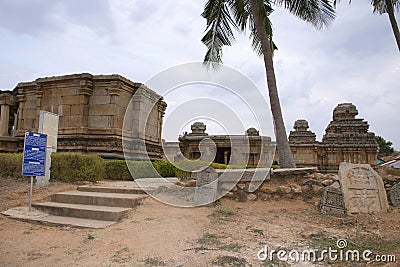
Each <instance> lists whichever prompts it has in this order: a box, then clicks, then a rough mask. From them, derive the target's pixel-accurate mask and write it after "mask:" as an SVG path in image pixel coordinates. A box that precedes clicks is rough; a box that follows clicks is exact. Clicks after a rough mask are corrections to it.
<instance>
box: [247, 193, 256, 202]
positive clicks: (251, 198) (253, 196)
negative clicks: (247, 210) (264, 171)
mask: <svg viewBox="0 0 400 267" xmlns="http://www.w3.org/2000/svg"><path fill="white" fill-rule="evenodd" d="M256 199H257V196H256V195H255V194H248V195H247V200H249V201H254V200H256Z"/></svg>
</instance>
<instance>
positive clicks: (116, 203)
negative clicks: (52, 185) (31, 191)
mask: <svg viewBox="0 0 400 267" xmlns="http://www.w3.org/2000/svg"><path fill="white" fill-rule="evenodd" d="M146 197H147V195H146V194H145V191H144V190H143V189H141V188H140V187H139V186H138V185H137V184H136V183H134V182H113V183H99V184H94V185H85V186H79V187H78V188H77V190H74V191H68V192H60V193H56V194H54V195H52V196H51V201H49V202H42V203H35V204H33V205H32V207H33V209H32V211H28V209H27V208H23V207H20V208H12V209H10V210H8V211H6V212H3V214H4V215H7V216H10V217H11V218H16V219H20V220H25V221H35V222H40V223H44V224H50V225H54V224H55V225H69V226H73V227H87V228H104V227H107V226H109V225H112V224H115V223H116V222H118V221H120V220H121V219H123V218H124V217H126V216H127V214H128V213H129V211H130V210H131V209H132V208H133V207H135V206H137V205H140V204H141V203H142V201H143V200H144V199H145V198H146Z"/></svg>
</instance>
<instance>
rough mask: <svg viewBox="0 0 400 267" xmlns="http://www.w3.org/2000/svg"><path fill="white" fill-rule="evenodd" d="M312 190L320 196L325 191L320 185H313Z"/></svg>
mask: <svg viewBox="0 0 400 267" xmlns="http://www.w3.org/2000/svg"><path fill="white" fill-rule="evenodd" d="M312 190H313V191H314V192H315V193H317V194H319V193H322V191H324V187H323V186H320V185H315V184H313V185H312Z"/></svg>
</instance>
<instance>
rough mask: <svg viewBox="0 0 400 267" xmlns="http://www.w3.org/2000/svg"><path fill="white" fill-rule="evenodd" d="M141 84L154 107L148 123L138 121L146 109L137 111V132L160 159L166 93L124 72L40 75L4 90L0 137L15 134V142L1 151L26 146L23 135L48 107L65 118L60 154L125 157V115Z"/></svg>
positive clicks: (0, 101) (33, 127)
mask: <svg viewBox="0 0 400 267" xmlns="http://www.w3.org/2000/svg"><path fill="white" fill-rule="evenodd" d="M139 87H140V88H141V90H142V89H143V90H144V91H145V93H142V94H140V96H138V100H139V101H142V102H143V103H147V104H148V105H149V107H151V108H148V109H151V110H150V111H147V112H148V113H149V114H150V116H149V118H148V120H147V121H143V119H139V118H140V113H141V112H143V110H142V109H139V110H135V111H134V112H132V120H134V121H137V122H138V123H139V124H143V125H142V126H141V127H136V128H135V129H134V132H132V135H133V136H135V137H136V138H139V139H141V140H142V141H144V143H145V145H146V147H147V146H149V147H151V152H150V153H149V154H150V158H151V159H153V160H154V159H160V158H161V157H162V139H161V127H162V119H163V116H164V112H165V109H166V104H165V102H164V101H163V99H162V97H161V96H159V95H157V94H156V93H155V92H154V91H152V90H150V89H149V88H147V87H145V86H143V85H142V84H141V83H136V82H132V81H130V80H128V79H126V78H124V77H122V76H120V75H91V74H89V73H82V74H73V75H65V76H56V77H46V78H39V79H36V80H35V81H32V82H21V83H19V84H18V85H17V86H16V87H15V89H14V90H13V91H12V92H0V104H1V113H0V114H1V123H0V136H4V137H7V138H8V139H10V138H11V139H12V140H14V143H15V145H14V146H13V147H12V148H10V147H9V145H8V147H0V151H5V152H7V151H8V150H10V152H11V151H12V152H14V151H16V150H18V149H19V148H18V147H22V146H21V145H20V144H19V143H20V142H21V137H23V136H24V133H25V132H26V131H37V130H38V127H39V111H40V110H45V111H49V112H53V113H56V114H58V115H59V116H60V122H59V136H58V151H59V152H89V153H96V154H99V155H101V156H103V157H106V158H123V149H122V127H123V122H124V115H125V111H126V109H127V107H128V104H129V101H130V100H131V99H132V97H133V96H134V95H135V94H136V92H137V91H138V89H139ZM154 101H156V102H154ZM3 102H4V103H3ZM135 118H137V119H135ZM8 139H7V140H8ZM18 140H19V141H18ZM22 142H23V141H22ZM3 143H4V142H0V145H1V146H3ZM142 154H143V153H142Z"/></svg>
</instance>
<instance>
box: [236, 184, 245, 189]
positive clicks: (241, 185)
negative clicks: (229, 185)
mask: <svg viewBox="0 0 400 267" xmlns="http://www.w3.org/2000/svg"><path fill="white" fill-rule="evenodd" d="M237 187H238V188H239V189H241V190H243V189H244V188H245V187H246V185H245V184H238V185H237Z"/></svg>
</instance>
